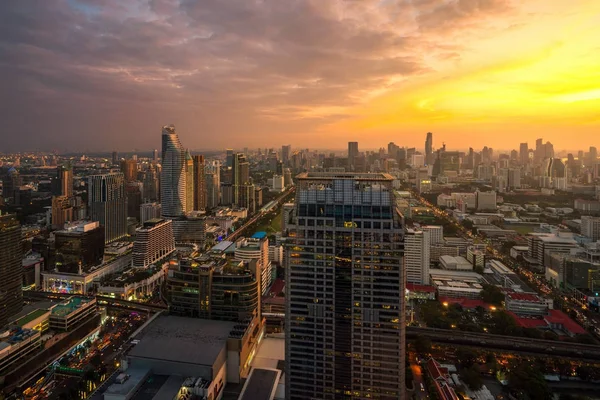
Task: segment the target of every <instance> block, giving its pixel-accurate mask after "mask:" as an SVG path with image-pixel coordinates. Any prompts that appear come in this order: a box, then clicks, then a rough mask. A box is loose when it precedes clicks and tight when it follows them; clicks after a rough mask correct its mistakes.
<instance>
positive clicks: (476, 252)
mask: <svg viewBox="0 0 600 400" xmlns="http://www.w3.org/2000/svg"><path fill="white" fill-rule="evenodd" d="M467 261H468V262H470V263H471V265H472V266H473V268H475V267H479V268H483V267H485V246H484V247H483V248H480V247H477V246H469V247H468V248H467Z"/></svg>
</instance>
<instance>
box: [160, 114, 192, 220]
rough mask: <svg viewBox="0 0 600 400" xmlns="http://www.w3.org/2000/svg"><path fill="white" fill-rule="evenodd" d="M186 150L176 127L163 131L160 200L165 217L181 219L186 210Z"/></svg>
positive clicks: (166, 128)
mask: <svg viewBox="0 0 600 400" xmlns="http://www.w3.org/2000/svg"><path fill="white" fill-rule="evenodd" d="M185 178H186V174H185V150H183V147H182V146H181V142H180V141H179V137H178V136H177V133H176V132H175V126H173V125H169V126H163V129H162V171H161V179H160V200H161V204H162V213H163V216H165V217H170V218H172V217H179V216H182V215H184V213H185V210H186V179H185Z"/></svg>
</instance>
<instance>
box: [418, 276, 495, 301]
mask: <svg viewBox="0 0 600 400" xmlns="http://www.w3.org/2000/svg"><path fill="white" fill-rule="evenodd" d="M429 274H430V279H431V283H432V285H433V286H434V287H435V289H436V291H437V293H438V298H458V299H480V298H481V291H482V290H483V286H482V284H483V283H486V281H485V279H483V276H481V275H479V274H478V273H476V272H472V271H448V270H444V269H430V270H429Z"/></svg>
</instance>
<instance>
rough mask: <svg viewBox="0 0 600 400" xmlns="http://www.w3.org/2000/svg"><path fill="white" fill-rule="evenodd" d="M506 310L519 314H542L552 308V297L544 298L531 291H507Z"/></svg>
mask: <svg viewBox="0 0 600 400" xmlns="http://www.w3.org/2000/svg"><path fill="white" fill-rule="evenodd" d="M505 307H506V311H510V312H513V313H515V314H517V315H519V316H526V315H527V316H542V315H546V314H548V310H549V309H552V299H544V298H542V297H540V296H538V295H536V294H533V293H507V294H506V299H505Z"/></svg>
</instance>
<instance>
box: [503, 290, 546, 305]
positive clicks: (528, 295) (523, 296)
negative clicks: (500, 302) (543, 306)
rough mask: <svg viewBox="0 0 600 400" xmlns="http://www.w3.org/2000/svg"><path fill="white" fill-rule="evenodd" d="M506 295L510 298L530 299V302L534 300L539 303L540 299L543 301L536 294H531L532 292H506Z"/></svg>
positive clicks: (517, 299)
mask: <svg viewBox="0 0 600 400" xmlns="http://www.w3.org/2000/svg"><path fill="white" fill-rule="evenodd" d="M506 297H507V298H508V299H511V300H516V301H530V302H535V303H539V302H541V301H543V299H542V298H540V297H539V296H538V295H536V294H533V293H512V292H511V293H507V294H506Z"/></svg>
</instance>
